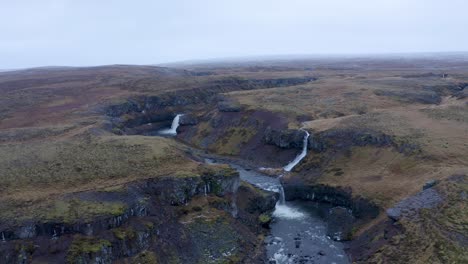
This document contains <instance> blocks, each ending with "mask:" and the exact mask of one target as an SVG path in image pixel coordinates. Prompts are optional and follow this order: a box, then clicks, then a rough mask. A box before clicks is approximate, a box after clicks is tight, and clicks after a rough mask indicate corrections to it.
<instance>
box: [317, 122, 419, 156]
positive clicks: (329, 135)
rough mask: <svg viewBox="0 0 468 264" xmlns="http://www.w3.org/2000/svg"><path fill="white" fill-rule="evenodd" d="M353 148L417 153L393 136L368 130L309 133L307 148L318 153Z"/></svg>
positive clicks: (413, 148) (414, 146)
mask: <svg viewBox="0 0 468 264" xmlns="http://www.w3.org/2000/svg"><path fill="white" fill-rule="evenodd" d="M353 146H376V147H394V148H395V149H396V150H397V151H399V152H401V153H405V154H410V153H414V152H417V151H418V150H419V146H417V145H415V144H412V143H409V142H404V141H399V142H397V141H396V140H395V138H394V137H393V136H390V135H387V134H384V133H382V132H378V131H372V130H368V129H353V128H346V129H330V130H326V131H323V132H320V133H310V137H309V141H308V148H309V149H311V150H313V151H315V152H317V153H320V152H324V151H327V150H333V151H344V150H349V149H350V148H351V147H353Z"/></svg>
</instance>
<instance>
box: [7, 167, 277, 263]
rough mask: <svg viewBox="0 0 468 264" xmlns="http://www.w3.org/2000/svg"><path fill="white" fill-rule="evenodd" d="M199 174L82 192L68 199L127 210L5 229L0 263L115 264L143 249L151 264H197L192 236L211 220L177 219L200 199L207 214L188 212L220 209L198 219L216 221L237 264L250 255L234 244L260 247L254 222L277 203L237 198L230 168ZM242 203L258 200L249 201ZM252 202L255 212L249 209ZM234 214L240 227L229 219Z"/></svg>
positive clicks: (222, 250) (257, 225) (270, 199)
mask: <svg viewBox="0 0 468 264" xmlns="http://www.w3.org/2000/svg"><path fill="white" fill-rule="evenodd" d="M198 173H199V175H193V176H190V175H187V176H185V175H179V176H173V177H166V178H153V179H147V180H143V181H140V182H135V183H132V184H130V185H128V186H127V187H125V188H124V189H122V190H117V191H115V192H113V191H110V192H84V193H79V194H75V195H74V196H73V199H80V200H83V201H85V200H86V201H88V200H89V201H95V202H103V203H107V202H109V201H114V200H116V199H117V200H118V201H119V202H122V203H124V204H125V206H123V207H122V209H121V210H118V211H116V212H115V215H102V216H96V217H94V218H93V219H88V220H83V219H80V217H79V216H77V218H76V219H71V220H70V222H60V221H59V220H57V221H51V219H47V220H41V219H32V220H31V221H26V222H24V223H18V224H17V225H13V226H9V227H6V226H4V225H2V226H1V229H0V240H1V241H0V262H1V263H31V261H32V260H40V259H41V258H45V259H47V260H48V261H50V262H54V263H63V262H68V263H113V262H114V261H115V260H121V259H124V258H133V257H135V256H137V255H138V254H139V253H140V252H143V251H145V250H150V251H151V252H157V256H156V258H157V259H158V260H159V261H160V262H161V263H167V261H169V259H171V258H173V256H172V255H171V254H174V252H177V258H178V259H179V260H180V261H181V262H187V261H189V260H193V259H199V260H200V261H202V260H203V259H205V257H202V254H204V253H203V252H198V251H197V249H198V247H197V246H195V245H194V243H195V244H197V243H202V242H203V241H201V242H200V241H199V240H200V239H201V238H200V234H198V233H197V232H196V230H198V229H200V230H208V229H209V227H210V226H211V223H210V221H211V220H209V221H208V220H206V221H205V220H203V221H201V220H200V221H199V220H197V221H196V224H195V223H193V224H183V223H179V222H178V221H175V220H174V219H178V218H180V217H181V216H180V214H181V212H183V214H187V209H184V208H186V206H187V205H190V204H191V201H192V200H193V199H199V198H197V197H206V200H207V201H208V204H207V205H205V206H206V209H203V208H201V207H197V206H193V207H192V208H193V209H192V210H193V212H194V213H195V214H197V212H198V211H200V210H218V211H217V213H215V212H213V213H203V212H202V213H203V214H205V215H206V214H214V216H213V217H215V218H216V217H217V218H219V221H218V223H219V225H218V227H217V228H218V231H219V232H224V233H225V234H226V235H225V238H226V239H228V240H226V241H230V242H229V243H231V244H232V245H234V246H235V248H237V250H236V254H239V257H240V258H241V259H242V258H244V257H247V256H248V255H249V254H247V253H246V252H248V251H249V249H242V250H243V251H240V250H241V249H240V244H237V243H241V242H240V241H241V240H242V241H243V240H246V241H250V242H249V243H257V242H259V241H257V242H255V241H256V240H257V239H258V238H257V236H256V233H255V232H262V228H261V224H260V222H259V221H258V220H257V221H255V220H256V219H257V218H258V215H259V214H263V213H267V211H269V210H271V208H272V207H274V203H275V202H276V200H275V197H274V196H271V195H269V194H265V193H263V192H261V193H260V192H251V190H250V189H248V190H245V188H244V187H242V191H241V193H242V195H238V193H239V191H238V188H239V184H240V179H239V175H238V173H237V172H236V171H235V170H233V169H229V168H221V169H219V168H216V169H213V167H210V168H206V167H203V168H201V169H200V170H199V172H198ZM249 193H250V194H249ZM247 194H248V195H247ZM236 197H238V198H237V200H236ZM247 197H255V199H254V200H249V199H248V198H247ZM70 198H71V197H70ZM245 199H247V202H246V203H244V201H245ZM215 201H217V202H215ZM238 202H239V203H240V206H239V208H237V203H238ZM253 202H254V203H258V206H257V207H255V206H254V205H252V203H253ZM218 205H222V206H218ZM209 207H212V208H216V209H209ZM237 210H238V211H239V215H240V216H239V220H236V219H235V218H233V217H232V215H236V214H237ZM223 211H225V213H222V212H223ZM234 212H236V214H234ZM188 214H190V212H189V213H188ZM203 214H202V215H203ZM187 217H188V216H187ZM196 219H198V218H196ZM223 219H225V220H223ZM250 220H251V221H250ZM197 228H198V229H197ZM247 230H250V231H247ZM194 232H195V233H194ZM238 232H243V235H242V236H239V237H238V238H237V239H234V237H236V233H238ZM229 236H232V239H231V238H229ZM202 237H203V236H202ZM223 239H224V238H223ZM239 239H240V240H239ZM197 241H199V242H197ZM223 241H224V240H223ZM203 243H204V242H203ZM213 243H214V242H213ZM220 243H221V242H220ZM223 243H224V242H223ZM242 243H247V242H242ZM38 245H40V247H39V246H38ZM215 245H216V246H217V248H213V250H215V251H214V252H217V257H216V258H217V259H223V258H226V256H227V255H226V254H228V252H227V251H226V250H227V249H225V248H223V247H222V246H223V245H222V243H221V244H219V245H217V244H216V243H215ZM200 250H201V249H200ZM229 250H231V249H229ZM179 251H180V252H179ZM51 252H53V253H51ZM223 253H226V254H223ZM229 254H234V252H231V253H229Z"/></svg>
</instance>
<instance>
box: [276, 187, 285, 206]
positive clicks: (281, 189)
mask: <svg viewBox="0 0 468 264" xmlns="http://www.w3.org/2000/svg"><path fill="white" fill-rule="evenodd" d="M278 188H279V194H280V199H279V201H278V202H279V203H280V204H285V203H286V198H285V195H284V188H283V186H282V185H280V186H278Z"/></svg>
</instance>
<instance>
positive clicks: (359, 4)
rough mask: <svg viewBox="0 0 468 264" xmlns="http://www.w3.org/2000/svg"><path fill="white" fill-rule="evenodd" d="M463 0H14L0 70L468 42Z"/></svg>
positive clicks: (0, 40) (2, 17)
mask: <svg viewBox="0 0 468 264" xmlns="http://www.w3.org/2000/svg"><path fill="white" fill-rule="evenodd" d="M467 10H468V1H466V0H445V1H442V0H411V1H408V0H354V1H350V0H320V1H319V0H287V1H286V0H236V1H228V0H224V1H223V0H196V1H195V0H170V1H167V0H140V1H110V0H100V1H96V0H42V1H36V0H29V1H26V0H15V1H2V2H1V3H0V58H1V60H0V69H8V68H21V67H34V66H45V65H71V66H84V65H102V64H116V63H121V64H156V63H165V62H171V61H180V60H193V59H209V58H219V57H237V56H264V55H281V54H336V53H340V54H342V53H343V54H356V53H395V52H432V51H437V52H444V51H467V50H468V34H467V28H468V15H467Z"/></svg>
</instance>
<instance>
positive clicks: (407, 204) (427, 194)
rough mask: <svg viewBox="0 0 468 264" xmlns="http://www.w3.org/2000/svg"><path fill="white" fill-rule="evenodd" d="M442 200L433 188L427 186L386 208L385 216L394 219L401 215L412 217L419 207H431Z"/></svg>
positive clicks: (398, 218)
mask: <svg viewBox="0 0 468 264" xmlns="http://www.w3.org/2000/svg"><path fill="white" fill-rule="evenodd" d="M442 201H443V198H442V196H441V195H440V194H439V193H438V192H437V191H436V190H435V189H433V188H429V189H426V190H424V191H422V192H420V193H418V194H416V195H414V196H411V197H409V198H406V199H404V200H402V201H401V202H399V203H397V204H396V205H395V206H394V207H392V208H390V209H387V216H388V217H389V218H391V219H392V220H394V221H398V220H400V219H401V218H403V217H407V218H413V217H415V216H416V215H417V214H418V212H419V210H420V209H422V208H433V207H434V206H436V205H438V204H439V203H441V202H442Z"/></svg>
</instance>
